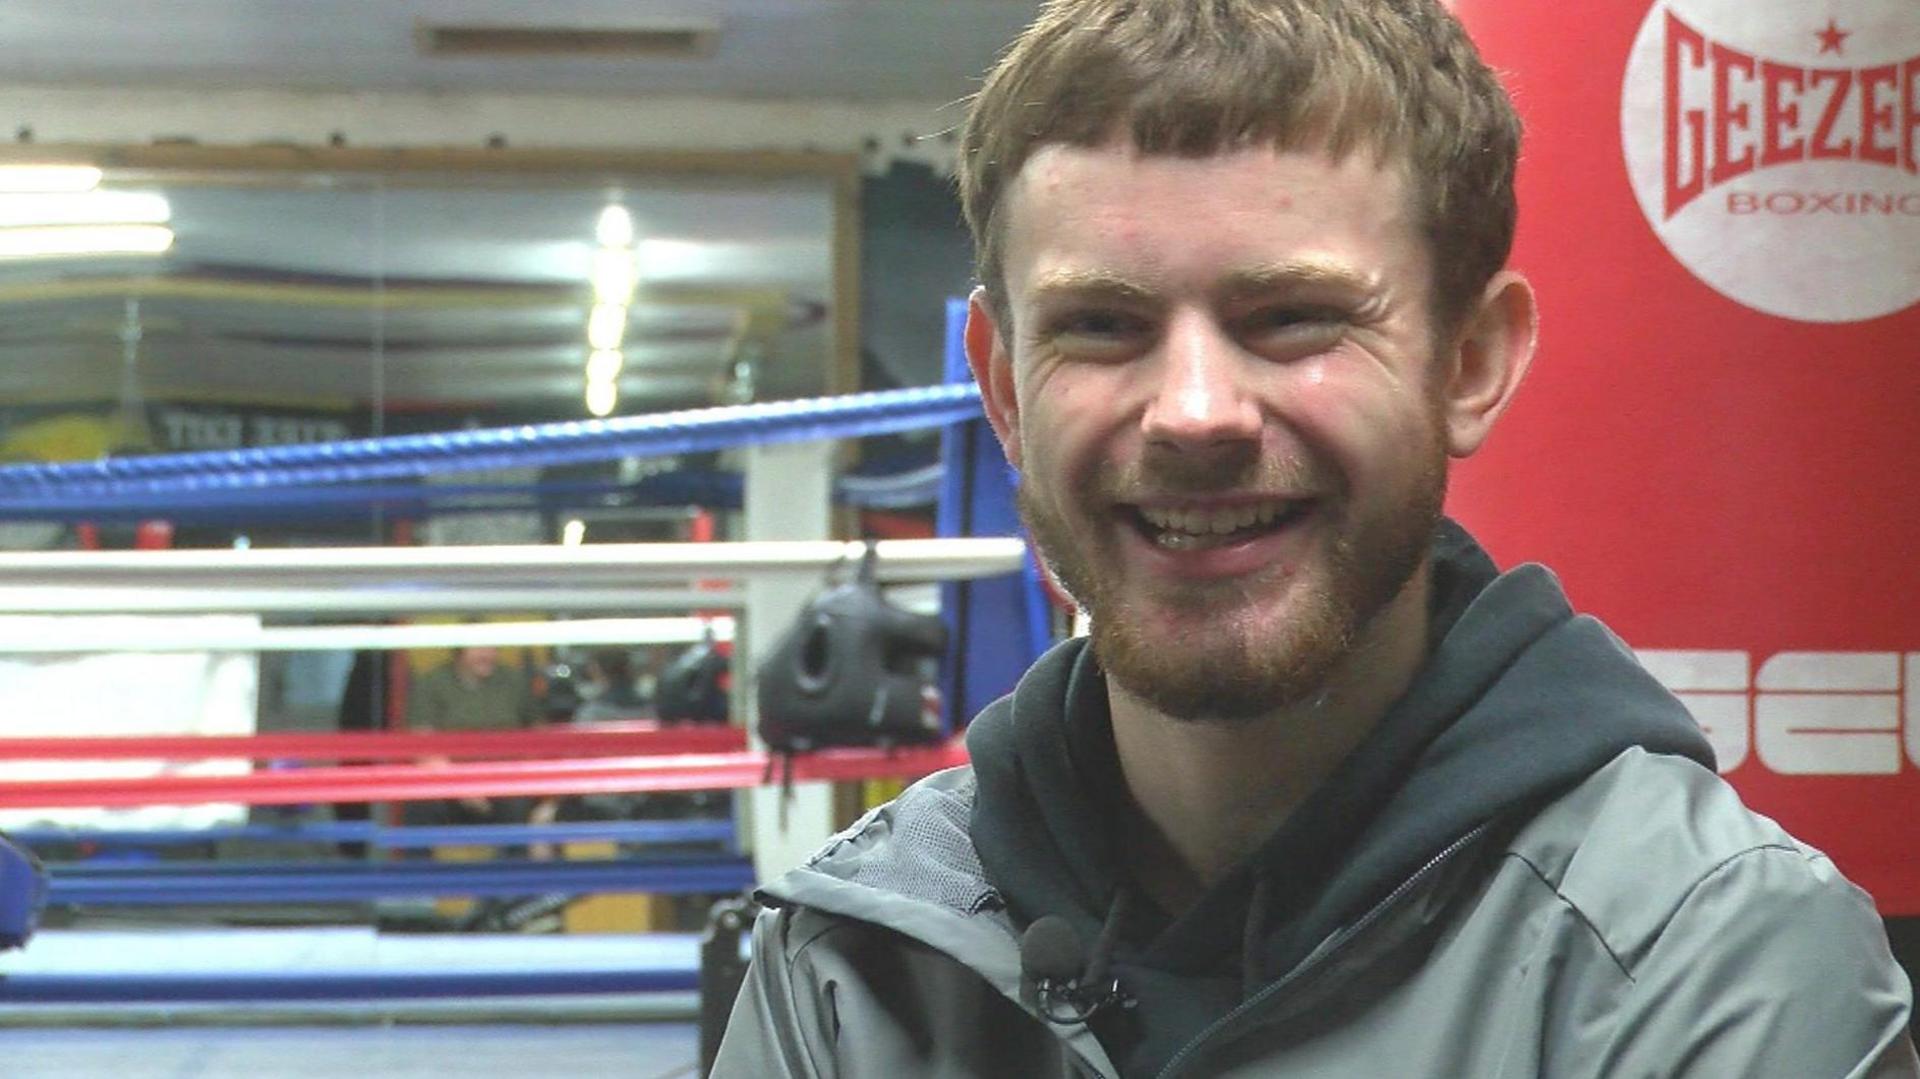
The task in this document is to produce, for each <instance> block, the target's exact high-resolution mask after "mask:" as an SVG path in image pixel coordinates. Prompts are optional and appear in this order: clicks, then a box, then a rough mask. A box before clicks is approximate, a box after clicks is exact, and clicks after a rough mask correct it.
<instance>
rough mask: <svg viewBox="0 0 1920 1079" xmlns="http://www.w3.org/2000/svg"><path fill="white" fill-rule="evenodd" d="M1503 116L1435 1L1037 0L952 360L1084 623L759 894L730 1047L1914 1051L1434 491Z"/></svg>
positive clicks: (1636, 682) (1519, 341) (1484, 268)
mask: <svg viewBox="0 0 1920 1079" xmlns="http://www.w3.org/2000/svg"><path fill="white" fill-rule="evenodd" d="M1518 144H1519V124H1518V121H1517V120H1516V119H1515V117H1514V115H1513V111H1512V109H1511V107H1510V105H1509V104H1508V101H1507V98H1506V96H1505V94H1504V93H1503V91H1502V90H1501V89H1500V87H1499V85H1498V83H1497V82H1496V81H1495V79H1494V78H1493V77H1492V75H1491V74H1490V73H1489V72H1488V71H1487V69H1486V68H1485V66H1484V65H1483V64H1482V63H1481V62H1480V60H1479V58H1478V57H1477V56H1476V55H1475V53H1474V51H1473V49H1472V47H1471V45H1470V44H1469V43H1468V42H1467V40H1466V38H1465V36H1464V35H1463V33H1462V31H1461V29H1460V27H1459V26H1458V24H1457V23H1456V22H1455V21H1454V20H1453V19H1452V17H1451V16H1450V15H1448V14H1447V13H1446V12H1445V11H1444V10H1443V9H1442V8H1441V7H1440V6H1439V4H1438V3H1429V2H1421V0H1344V2H1342V0H1319V2H1313V0H1060V2H1054V3H1049V4H1046V5H1045V6H1044V7H1043V9H1042V12H1041V15H1040V17H1039V19H1038V21H1037V22H1036V23H1035V24H1034V25H1033V26H1032V27H1031V28H1030V29H1029V30H1028V31H1027V33H1026V34H1025V35H1023V36H1022V38H1021V39H1020V40H1019V41H1018V42H1016V43H1015V45H1014V47H1013V48H1012V49H1011V50H1010V51H1009V53H1008V54H1007V55H1006V57H1005V58H1004V59H1003V60H1002V61H1001V62H1000V64H999V65H998V66H997V67H996V68H995V70H994V71H993V72H992V73H991V75H990V76H989V78H988V80H987V83H986V85H985V87H984V89H983V90H982V92H981V94H980V95H979V97H978V99H977V100H976V101H975V103H974V106H973V110H972V114H971V116H970V117H969V120H968V123H967V127H966V132H965V137H964V139H963V143H962V145H963V153H964V155H965V156H964V159H963V161H962V165H961V168H962V175H961V191H962V197H963V200H964V202H965V206H966V210H967V216H968V220H969V222H970V224H971V226H972V228H973V230H974V237H975V241H976V244H977V247H978V254H979V275H980V281H981V285H980V288H979V289H978V290H977V291H976V293H975V295H974V297H973V303H972V309H971V313H970V321H969V325H968V330H967V347H968V352H969V356H970V358H971V361H972V365H973V370H974V374H975V377H976V378H977V379H978V381H979V383H980V386H981V389H982V392H983V396H984V400H985V403H986V410H987V415H988V418H989V419H990V420H991V422H992V424H993V427H994V429H995V431H996V432H997V433H998V434H999V436H1000V439H1001V441H1002V443H1003V444H1004V445H1005V447H1006V450H1007V456H1008V458H1009V460H1010V461H1011V462H1012V463H1013V464H1014V466H1015V467H1016V468H1017V469H1018V471H1019V473H1020V477H1021V489H1020V498H1021V506H1022V509H1023V512H1024V514H1025V517H1026V520H1027V523H1028V526H1029V529H1030V531H1031V532H1032V535H1033V538H1034V541H1035V542H1036V543H1037V544H1038V546H1039V549H1040V550H1041V552H1042V553H1043V554H1044V556H1045V558H1046V560H1047V563H1048V565H1049V566H1050V567H1051V568H1052V569H1053V571H1054V572H1055V574H1056V575H1057V576H1058V577H1059V579H1060V580H1061V582H1062V583H1063V584H1064V585H1065V586H1066V588H1067V589H1068V591H1069V592H1071V594H1072V595H1073V596H1074V597H1075V599H1076V600H1077V601H1078V602H1079V603H1080V604H1081V605H1082V606H1083V607H1084V608H1085V609H1086V611H1087V612H1088V613H1089V615H1090V616H1091V620H1092V626H1093V631H1092V636H1091V638H1090V640H1087V641H1072V642H1068V643H1067V644H1064V645H1061V646H1059V647H1058V648H1055V649H1054V650H1053V651H1051V652H1049V653H1048V654H1047V655H1046V656H1045V657H1043V658H1042V659H1041V660H1039V661H1038V662H1037V663H1036V664H1035V665H1034V667H1033V669H1032V670H1031V671H1029V672H1028V673H1027V675H1026V676H1025V678H1023V680H1022V681H1021V683H1020V685H1019V687H1018V688H1017V689H1016V690H1015V692H1014V693H1013V694H1012V696H1010V697H1008V698H1007V699H1005V700H1002V701H1000V702H997V703H996V704H994V705H992V706H991V707H989V708H988V709H987V710H986V711H985V712H983V713H982V714H981V715H980V716H979V717H978V718H977V719H976V720H975V721H974V723H973V725H972V727H971V728H970V730H969V732H968V747H969V749H970V751H971V753H972V756H973V761H974V763H973V765H972V767H971V768H966V769H959V770H955V771H953V772H948V773H944V774H941V775H938V776H934V777H931V778H929V779H928V780H926V781H924V782H922V783H920V784H917V785H916V786H914V787H913V788H911V789H909V790H908V791H907V793H906V794H904V795H903V796H902V797H901V798H899V799H897V800H896V801H895V802H893V803H892V804H890V805H888V806H885V807H882V808H881V809H879V810H876V811H875V812H874V813H872V814H869V815H868V816H867V817H866V818H865V819H863V820H862V821H860V822H859V823H857V824H856V825H855V826H854V827H853V828H852V829H850V830H849V831H847V832H846V833H844V834H842V835H841V836H839V837H836V839H835V840H834V841H833V842H832V843H831V844H830V845H829V846H828V847H827V848H826V849H825V850H824V851H822V852H821V853H820V854H819V855H818V856H816V857H815V858H814V859H813V860H812V861H811V862H809V864H808V865H807V866H805V867H803V868H801V869H798V870H796V871H794V872H793V873H791V874H789V875H788V876H786V877H784V878H782V879H781V880H779V881H777V882H774V883H772V884H770V885H768V886H767V888H766V889H765V890H764V892H763V899H764V900H765V901H766V902H767V903H768V905H769V910H768V912H767V913H766V914H765V915H763V916H762V918H761V919H760V921H759V923H758V925H757V927H756V932H755V942H754V946H755V951H754V960H753V968H752V971H751V973H750V975H749V978H748V980H747V984H746V986H745V987H744V989H743V991H742V993H741V995H740V998H739V1001H738V1003H737V1005H736V1008H735V1012H734V1017H733V1022H732V1024H731V1026H730V1028H729V1030H728V1033H727V1038H726V1041H725V1043H724V1045H723V1048H722V1053H721V1056H720V1060H719V1064H718V1067H717V1070H716V1074H718V1075H722V1076H764V1075H809V1076H811V1075H846V1076H856V1075H877V1076H918V1075H981V1076H1023V1077H1024V1076H1047V1075H1121V1076H1202V1075H1204V1076H1214V1075H1236V1076H1238V1075H1245V1076H1254V1075H1314V1076H1367V1077H1378V1076H1434V1077H1443V1076H1444V1077H1465V1076H1472V1077H1496V1076H1497V1077H1520V1076H1541V1075H1551V1076H1655V1075H1658V1076H1673V1075H1689V1076H1703V1077H1704V1076H1715V1077H1718V1076H1782V1077H1787V1076H1792V1077H1807V1076H1843V1075H1845V1076H1912V1075H1920V1064H1916V1062H1915V1059H1914V1055H1913V1050H1912V1046H1911V1043H1910V1042H1909V1040H1908V1037H1907V1035H1906V1033H1905V1029H1906V1024H1907V1022H1908V1016H1909V1013H1910V1010H1911V990H1910V988H1909V986H1908V984H1907V982H1906V979H1905V978H1904V976H1903V975H1902V974H1901V972H1900V971H1899V969H1898V968H1897V967H1896V966H1895V965H1894V964H1893V961H1892V959H1891V957H1890V956H1889V954H1888V951H1887V947H1886V942H1885V939H1884V936H1883V934H1882V930H1881V928H1880V926H1879V923H1878V921H1877V919H1876V918H1875V916H1874V912H1873V908H1872V905H1871V903H1870V901H1869V900H1868V899H1867V897H1866V896H1865V895H1864V894H1862V893H1861V892H1860V891H1859V890H1858V889H1856V888H1854V887H1853V886H1851V885H1850V884H1848V883H1847V882H1846V881H1845V880H1844V879H1843V878H1842V877H1841V876H1840V875H1839V874H1838V872H1837V871H1836V870H1835V869H1834V867H1833V866H1832V865H1831V863H1829V862H1828V861H1827V860H1826V859H1825V858H1824V857H1823V856H1822V855H1821V854H1820V853H1819V852H1818V851H1815V850H1812V849H1810V848H1807V847H1806V846H1804V845H1803V844H1800V843H1798V842H1796V841H1795V840H1794V839H1793V838H1792V837H1791V836H1789V835H1787V834H1785V833H1784V832H1782V831H1781V830H1780V829H1779V828H1778V827H1777V826H1775V825H1774V824H1772V823H1771V822H1769V821H1767V820H1765V819H1764V818H1761V817H1758V816H1756V815H1754V814H1752V813H1750V812H1748V811H1747V810H1746V809H1745V808H1744V807H1743V806H1741V804H1740V803H1739V801H1738V799H1737V798H1736V797H1735V796H1734V794H1733V793H1732V792H1731V790H1730V789H1729V788H1727V787H1726V786H1725V785H1724V784H1723V783H1722V782H1721V781H1720V780H1719V779H1718V778H1717V776H1716V775H1715V774H1714V772H1713V768H1712V763H1713V762H1712V756H1711V753H1710V751H1709V750H1708V748H1707V746H1706V744H1705V742H1704V740H1703V739H1702V737H1701V735H1700V733H1699V731H1698V729H1697V728H1696V726H1695V725H1694V724H1693V722H1692V720H1691V719H1690V717H1689V716H1688V714H1687V712H1686V710H1685V709H1684V708H1683V707H1682V706H1681V705H1680V704H1679V703H1678V702H1677V701H1676V700H1674V699H1673V698H1672V697H1671V696H1670V695H1668V694H1667V693H1666V692H1665V691H1664V690H1662V689H1661V688H1660V686H1659V685H1658V684H1657V683H1656V682H1655V681H1654V680H1653V679H1652V678H1651V677H1650V676H1649V675H1647V673H1646V672H1645V671H1643V670H1642V669H1641V668H1640V667H1639V666H1638V665H1637V664H1636V663H1635V662H1634V660H1633V658H1632V655H1631V653H1630V652H1629V651H1628V650H1627V649H1626V648H1625V647H1623V646H1622V645H1621V644H1620V643H1619V642H1618V640H1617V639H1615V638H1614V637H1613V636H1612V635H1611V634H1609V633H1608V632H1607V631H1606V629H1605V628H1604V627H1602V626H1601V625H1600V624H1599V623H1598V622H1595V621H1594V620H1592V619H1590V618H1586V617H1583V616H1579V615H1576V614H1575V613H1574V612H1573V611H1572V610H1571V609H1570V607H1569V605H1568V603H1567V600H1566V598H1565V596H1564V595H1563V594H1562V592H1561V590H1560V588H1559V585H1558V583H1557V582H1556V581H1555V580H1554V578H1553V577H1552V575H1551V574H1550V573H1548V572H1547V571H1546V570H1544V569H1542V568H1540V567H1538V566H1521V567H1518V568H1516V569H1513V570H1510V571H1508V572H1506V573H1501V572H1499V571H1498V570H1497V569H1496V568H1495V567H1494V565H1493V564H1492V562H1491V561H1490V560H1489V559H1488V557H1487V556H1486V555H1485V553H1483V552H1482V551H1481V550H1480V549H1479V548H1478V547H1477V546H1476V545H1475V544H1474V543H1473V541H1472V539H1471V538H1470V537H1468V536H1467V535H1466V533H1465V532H1463V531H1462V530H1461V529H1460V528H1459V527H1458V526H1456V525H1454V524H1452V523H1451V522H1448V521H1446V520H1445V519H1444V518H1443V517H1442V515H1441V507H1442V504H1443V501H1444V496H1445V490H1446V476H1447V466H1448V461H1449V459H1450V458H1456V457H1464V456H1467V455H1469V454H1471V453H1473V452H1474V451H1475V450H1477V449H1478V448H1479V447H1480V445H1481V444H1482V443H1483V442H1484V441H1485V439H1486V438H1487V437H1488V434H1489V432H1490V430H1491V428H1492V426H1493V425H1494V423H1495V421H1496V420H1497V419H1498V417H1499V416H1500V414H1501V412H1502V411H1503V410H1504V409H1505V408H1506V407H1507V405H1508V403H1509V402H1510V401H1511V400H1512V398H1513V395H1514V392H1515V390H1516V388H1517V387H1518V385H1519V383H1520V380H1521V376H1522V375H1523V374H1524V372H1525V370H1526V367H1527V364H1528V362H1529V361H1530V359H1531V358H1532V352H1533V341H1534V325H1535V312H1534V301H1533V296H1532V293H1531V290H1530V289H1529V288H1528V286H1527V284H1526V282H1525V280H1524V279H1522V278H1521V277H1519V276H1518V275H1516V274H1514V273H1513V272H1511V271H1509V270H1506V269H1505V268H1504V264H1505V261H1506V257H1507V252H1508V248H1509V246H1510V243H1511V239H1512V231H1513V222H1514V205H1513V168H1514V161H1515V158H1516V156H1517V152H1518Z"/></svg>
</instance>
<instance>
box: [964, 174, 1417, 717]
mask: <svg viewBox="0 0 1920 1079" xmlns="http://www.w3.org/2000/svg"><path fill="white" fill-rule="evenodd" d="M1002 213H1003V220H1004V223H1005V229H1006V233H1005V236H1006V245H1005V260H1004V268H1005V274H1006V289H1007V298H1008V306H1009V308H1010V315H1011V322H1012V325H1011V326H994V325H992V324H991V321H992V320H991V317H990V316H989V315H988V314H987V312H986V310H985V308H984V307H983V306H982V305H980V304H978V303H976V306H975V319H976V321H977V322H979V323H981V324H983V326H984V327H985V328H984V329H980V328H976V331H975V332H976V334H989V333H990V334H991V335H992V339H991V342H990V343H989V341H988V339H987V338H986V337H985V336H978V337H977V339H976V340H975V342H974V353H975V359H976V372H977V373H979V374H981V375H983V376H984V377H982V378H981V383H982V386H983V388H984V391H985V393H986V394H987V397H988V404H989V413H990V414H992V415H993V416H994V418H995V420H996V423H997V425H998V426H999V427H1000V429H1001V435H1002V438H1003V439H1004V440H1005V441H1006V442H1007V444H1008V450H1009V454H1010V455H1011V456H1012V457H1013V459H1014V464H1015V465H1016V467H1018V468H1019V469H1020V470H1021V473H1022V489H1021V504H1022V510H1023V512H1024V514H1025V516H1026V519H1027V521H1028V525H1029V527H1030V529H1031V530H1032V532H1033V534H1034V538H1035V540H1036V541H1037V542H1038V543H1039V545H1040V547H1041V550H1042V552H1043V554H1044V555H1045V557H1046V558H1047V561H1048V562H1049V564H1050V565H1051V566H1052V567H1053V568H1054V570H1055V572H1056V573H1057V574H1058V575H1059V576H1060V578H1061V580H1062V582H1063V583H1064V584H1065V585H1066V586H1067V588H1068V590H1069V591H1070V592H1072V593H1073V595H1074V596H1075V598H1076V599H1077V600H1079V601H1080V603H1081V604H1082V605H1083V606H1084V607H1086V608H1087V610H1088V611H1089V613H1090V614H1091V615H1092V617H1093V625H1094V647H1095V650H1096V654H1097V655H1098V656H1099V658H1100V660H1101V663H1102V665H1103V666H1104V667H1105V668H1106V670H1107V672H1108V674H1109V675H1110V676H1111V677H1112V678H1114V679H1115V680H1116V681H1117V682H1118V683H1119V684H1120V685H1121V687H1123V688H1124V689H1126V690H1128V691H1130V692H1131V693H1133V694H1134V695H1135V696H1138V697H1140V698H1142V699H1144V700H1145V701H1147V702H1148V703H1150V704H1152V705H1154V706H1156V707H1158V708H1159V709H1160V710H1162V711H1164V712H1166V713H1168V714H1170V715H1175V716H1181V717H1187V718H1196V719H1204V718H1243V717H1250V716H1253V715H1257V714H1261V713H1264V712H1268V711H1271V710H1272V709H1274V708H1276V707H1279V706H1283V705H1287V704H1290V703H1295V702H1298V701H1301V700H1304V699H1306V698H1308V697H1310V696H1311V695H1312V694H1313V693H1314V692H1315V691H1316V690H1317V689H1318V688H1320V687H1321V686H1322V685H1323V684H1324V683H1325V681H1326V679H1327V678H1328V676H1329V674H1330V673H1331V672H1332V670H1333V668H1334V666H1335V664H1336V663H1337V662H1338V661H1339V660H1340V659H1341V657H1343V656H1344V655H1346V654H1347V652H1348V651H1349V649H1350V648H1351V647H1352V646H1353V645H1354V643H1355V641H1356V639H1357V638H1358V637H1359V636H1360V634H1362V633H1363V632H1364V630H1365V629H1366V627H1367V625H1368V624H1369V622H1370V620H1371V619H1372V617H1373V615H1375V614H1376V613H1378V612H1379V611H1380V610H1381V609H1382V608H1383V607H1384V606H1385V605H1386V604H1387V603H1388V602H1390V601H1391V600H1393V599H1394V598H1395V597H1396V596H1398V595H1399V594H1400V593H1401V592H1402V589H1403V588H1404V587H1405V585H1406V583H1407V582H1408V580H1409V579H1410V578H1411V577H1412V575H1413V574H1414V572H1415V571H1416V570H1417V569H1418V568H1419V567H1420V566H1421V565H1422V563H1423V562H1424V559H1425V556H1426V551H1427V544H1428V541H1429V538H1430V536H1431V534H1432V530H1433V527H1434V525H1435V523H1436V521H1437V519H1438V516H1439V513H1440V506H1441V502H1442V500H1443V496H1444V491H1445V480H1446V448H1445V447H1446V442H1445V438H1444V432H1443V430H1442V426H1443V424H1442V418H1441V410H1440V406H1439V404H1438V403H1437V394H1436V392H1435V386H1434V380H1435V379H1436V378H1438V377H1440V375H1439V374H1438V373H1436V372H1435V371H1434V370H1433V368H1434V338H1435V333H1434V326H1433V324H1432V321H1431V316H1430V300H1431V296H1430V289H1431V278H1432V273H1431V269H1430V264H1429V255H1428V252H1427V250H1426V245H1425V243H1424V241H1423V240H1422V238H1421V234H1420V232H1419V230H1418V229H1417V228H1416V227H1415V224H1414V221H1413V217H1412V211H1411V205H1410V200H1409V199H1408V197H1407V194H1406V189H1405V181H1404V179H1403V177H1402V175H1401V172H1400V170H1398V169H1391V168H1389V169H1383V168H1381V167H1379V166H1378V165H1377V164H1376V163H1375V162H1374V161H1373V159H1372V158H1371V156H1370V155H1367V154H1354V155H1350V156H1349V157H1348V158H1347V159H1345V160H1344V161H1339V162H1336V161H1334V160H1333V159H1331V158H1329V157H1327V156H1325V155H1322V154H1318V153H1304V152H1279V151H1275V150H1271V149H1265V148H1261V149H1248V150H1242V151H1235V152H1232V153H1227V154H1222V155H1218V156H1213V157H1206V158H1177V157H1166V156H1155V157H1142V156H1139V155H1136V154H1135V153H1134V152H1133V150H1132V148H1131V147H1130V146H1128V145H1125V144H1120V145H1113V146H1108V147H1103V148H1099V149H1082V148H1073V147H1066V146H1059V145H1055V146H1049V147H1046V148H1043V149H1042V150H1040V151H1039V152H1038V153H1036V154H1035V155H1034V156H1033V157H1032V158H1030V159H1029V160H1028V162H1027V164H1026V166H1025V167H1024V168H1023V169H1022V170H1021V172H1020V174H1019V176H1018V177H1017V178H1016V180H1015V182H1014V183H1013V185H1012V186H1011V187H1010V188H1009V190H1008V193H1007V196H1006V204H1005V206H1004V207H1003V209H1002ZM983 352H990V353H991V356H990V358H989V359H986V360H985V362H981V360H982V353H983Z"/></svg>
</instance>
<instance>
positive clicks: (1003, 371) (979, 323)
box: [966, 288, 1020, 469]
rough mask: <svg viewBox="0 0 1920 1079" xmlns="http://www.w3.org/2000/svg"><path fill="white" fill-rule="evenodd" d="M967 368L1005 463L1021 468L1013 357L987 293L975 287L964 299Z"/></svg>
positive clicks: (1017, 403)
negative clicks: (970, 371) (997, 438)
mask: <svg viewBox="0 0 1920 1079" xmlns="http://www.w3.org/2000/svg"><path fill="white" fill-rule="evenodd" d="M966 339H967V366H968V367H970V368H972V369H973V380H974V381H975V382H976V383H978V384H979V385H980V403H981V404H982V406H984V407H985V409H986V412H987V422H988V423H989V424H992V425H993V433H994V434H996V435H999V436H1000V447H1001V449H1003V450H1005V451H1006V454H1007V463H1009V464H1011V465H1012V466H1013V467H1014V468H1015V469H1018V468H1019V467H1020V402H1019V401H1018V400H1017V399H1016V398H1015V397H1014V393H1013V355H1012V354H1011V353H1010V352H1009V351H1008V350H1007V347H1006V335H1005V334H1004V333H1002V332H1001V327H1000V325H999V324H998V322H997V321H996V320H995V319H994V316H993V305H992V304H990V303H988V302H987V290H986V289H985V288H975V289H974V290H973V295H971V296H969V297H967V333H966Z"/></svg>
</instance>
